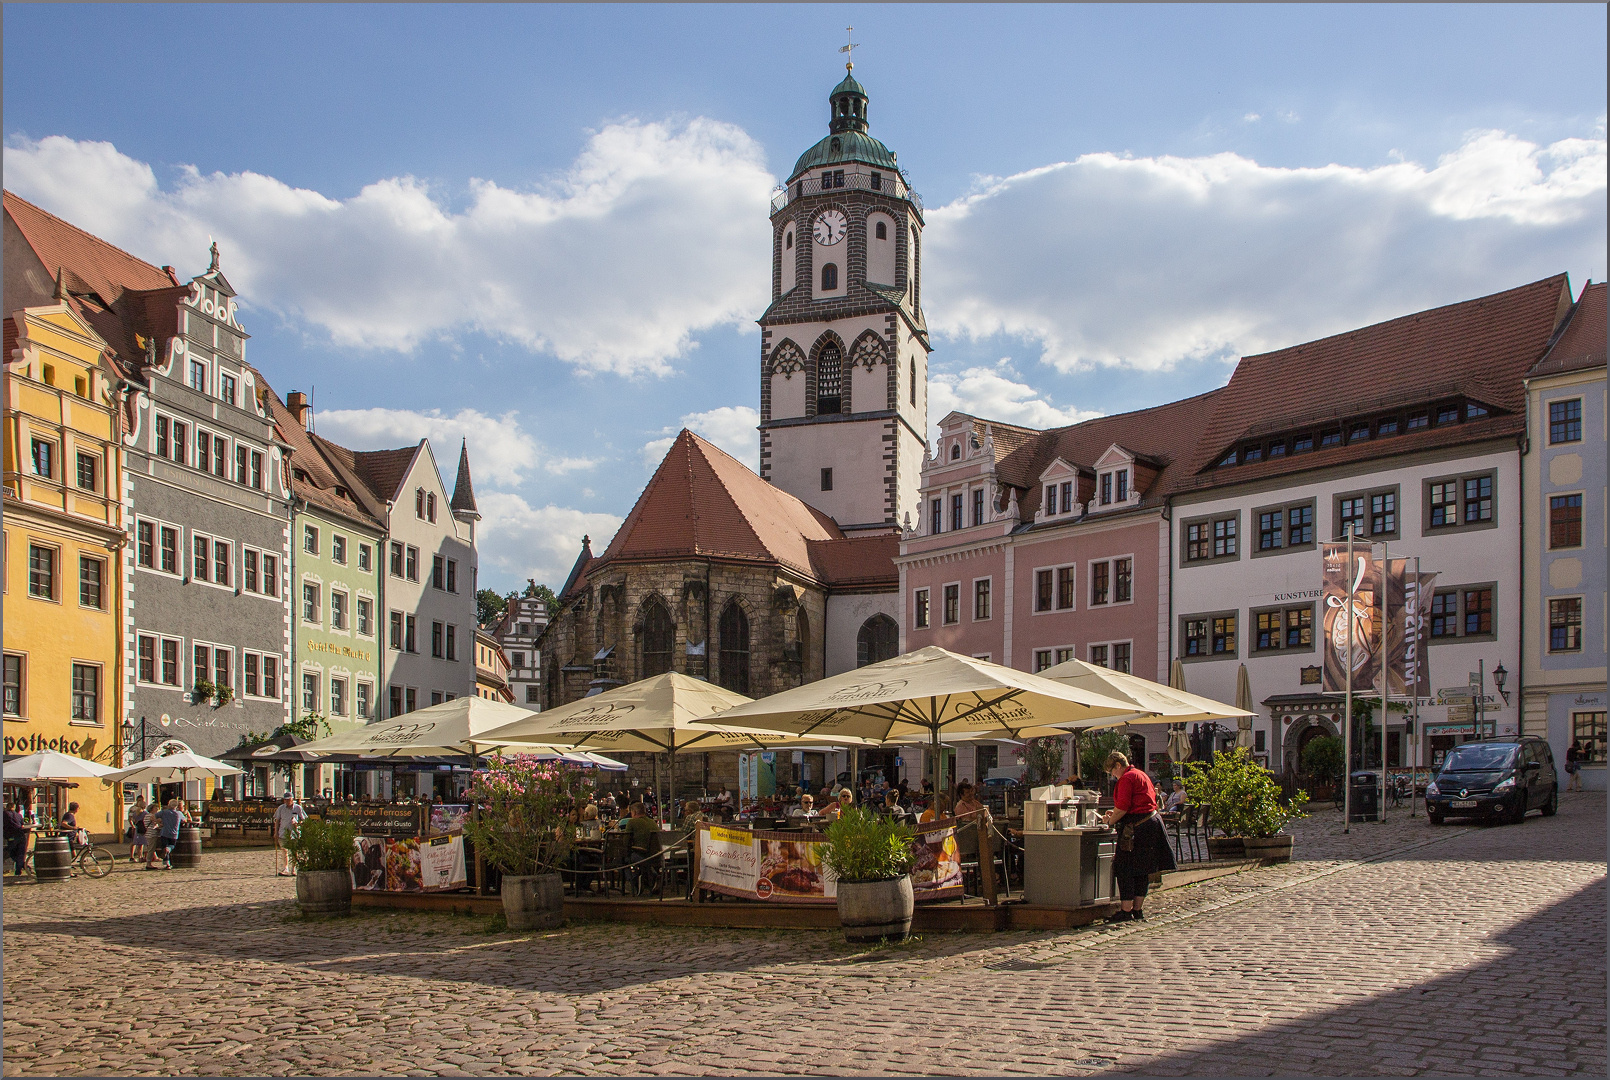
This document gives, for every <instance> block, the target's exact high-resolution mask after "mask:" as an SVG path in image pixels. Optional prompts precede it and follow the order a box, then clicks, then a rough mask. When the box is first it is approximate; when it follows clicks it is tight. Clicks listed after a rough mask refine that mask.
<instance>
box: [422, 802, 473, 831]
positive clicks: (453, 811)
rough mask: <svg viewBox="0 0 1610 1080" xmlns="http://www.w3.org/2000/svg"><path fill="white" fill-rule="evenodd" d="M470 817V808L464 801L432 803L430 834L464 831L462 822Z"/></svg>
mask: <svg viewBox="0 0 1610 1080" xmlns="http://www.w3.org/2000/svg"><path fill="white" fill-rule="evenodd" d="M469 819H470V808H469V805H468V804H466V803H432V804H431V808H430V835H431V836H446V835H447V834H448V833H456V832H463V831H464V823H465V822H466V821H468V820H469Z"/></svg>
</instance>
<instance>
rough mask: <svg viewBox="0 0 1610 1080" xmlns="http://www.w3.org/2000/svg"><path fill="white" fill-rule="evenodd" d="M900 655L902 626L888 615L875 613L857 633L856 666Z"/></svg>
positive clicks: (891, 658) (875, 662)
mask: <svg viewBox="0 0 1610 1080" xmlns="http://www.w3.org/2000/svg"><path fill="white" fill-rule="evenodd" d="M898 655H900V626H899V624H897V623H896V622H895V621H894V620H893V619H891V618H889V616H887V615H874V616H872V618H870V619H868V620H867V621H866V622H864V623H862V624H861V630H860V632H859V633H857V634H856V635H855V666H856V667H866V666H867V665H868V664H877V663H881V662H882V661H884V660H893V659H894V658H895V657H896V656H898Z"/></svg>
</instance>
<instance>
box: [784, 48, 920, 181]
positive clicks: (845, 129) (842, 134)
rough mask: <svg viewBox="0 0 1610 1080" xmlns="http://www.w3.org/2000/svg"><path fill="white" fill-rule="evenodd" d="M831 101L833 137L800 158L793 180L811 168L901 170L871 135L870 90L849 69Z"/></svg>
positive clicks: (830, 125)
mask: <svg viewBox="0 0 1610 1080" xmlns="http://www.w3.org/2000/svg"><path fill="white" fill-rule="evenodd" d="M827 100H828V104H829V106H830V109H831V111H830V114H829V117H828V130H829V131H831V132H832V134H830V135H829V136H828V137H827V138H825V139H823V140H822V141H821V142H819V143H817V144H816V145H815V146H813V147H811V148H810V149H809V150H807V151H805V153H803V154H801V155H800V158H799V160H798V161H796V162H794V171H793V172H792V173H790V174H789V180H791V181H792V180H793V179H795V178H796V177H798V176H799V174H800V173H802V172H805V171H807V170H809V169H816V168H820V167H822V166H824V165H839V164H843V163H845V162H852V161H853V162H859V163H860V164H863V165H876V166H878V167H879V168H884V169H898V168H899V166H898V165H897V164H896V163H895V159H894V151H892V150H890V149H889V148H888V147H887V146H884V145H883V144H882V143H881V142H879V141H878V140H877V139H874V138H873V137H872V136H870V135H868V134H867V118H866V114H867V92H866V87H864V86H862V85H861V84H860V83H858V82H856V81H855V76H854V75H852V74H850V73H849V72H848V70H847V69H846V72H845V75H844V80H843V81H842V82H840V83H839V84H838V85H837V86H835V87H834V88H833V89H832V91H830V92H829V93H828V95H827Z"/></svg>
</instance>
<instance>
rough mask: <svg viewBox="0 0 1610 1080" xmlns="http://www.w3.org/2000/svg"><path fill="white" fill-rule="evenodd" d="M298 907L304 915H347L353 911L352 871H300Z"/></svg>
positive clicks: (297, 881) (297, 890) (297, 894)
mask: <svg viewBox="0 0 1610 1080" xmlns="http://www.w3.org/2000/svg"><path fill="white" fill-rule="evenodd" d="M296 906H297V907H298V908H300V909H301V911H302V914H304V915H346V914H349V913H351V911H352V871H350V870H298V871H297V872H296Z"/></svg>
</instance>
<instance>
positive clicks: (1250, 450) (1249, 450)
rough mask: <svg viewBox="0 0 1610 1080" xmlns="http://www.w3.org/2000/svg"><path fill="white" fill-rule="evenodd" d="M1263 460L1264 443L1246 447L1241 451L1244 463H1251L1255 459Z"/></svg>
mask: <svg viewBox="0 0 1610 1080" xmlns="http://www.w3.org/2000/svg"><path fill="white" fill-rule="evenodd" d="M1262 460H1263V444H1262V443H1259V444H1258V445H1256V446H1248V447H1245V448H1243V449H1242V451H1241V461H1242V464H1245V465H1251V464H1252V463H1253V462H1254V461H1262Z"/></svg>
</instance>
